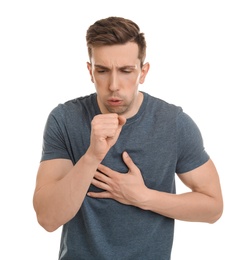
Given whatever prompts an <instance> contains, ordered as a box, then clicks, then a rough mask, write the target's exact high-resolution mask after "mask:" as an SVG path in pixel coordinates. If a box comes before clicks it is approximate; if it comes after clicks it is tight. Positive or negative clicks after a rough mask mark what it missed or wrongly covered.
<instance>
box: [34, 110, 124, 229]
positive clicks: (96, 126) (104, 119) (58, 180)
mask: <svg viewBox="0 0 251 260" xmlns="http://www.w3.org/2000/svg"><path fill="white" fill-rule="evenodd" d="M125 121H126V119H125V118H123V117H120V116H118V115H117V114H105V115H98V116H96V117H94V119H93V121H92V131H91V137H90V140H91V142H90V147H89V148H88V150H87V152H86V153H85V154H84V155H83V156H82V157H81V158H80V159H79V161H78V162H77V163H76V164H75V165H74V166H73V164H72V162H71V161H70V160H66V159H53V160H47V161H43V162H41V163H40V166H39V169H38V173H37V181H36V188H35V191H34V196H33V205H34V209H35V211H36V214H37V219H38V222H39V223H40V225H41V226H43V227H44V228H45V229H46V230H47V231H54V230H56V229H57V228H58V227H60V226H61V225H63V224H65V223H66V222H67V221H69V220H70V219H71V218H73V217H74V216H75V214H76V213H77V212H78V210H79V208H80V207H81V204H82V203H83V200H84V198H85V196H86V192H87V190H88V188H89V186H90V184H91V181H92V179H93V177H94V174H95V172H96V170H97V168H98V165H99V164H100V162H101V161H102V159H103V158H104V156H105V155H106V153H107V152H108V151H109V149H110V148H111V147H112V146H113V145H114V144H115V143H116V141H117V139H118V136H119V134H120V132H121V129H122V126H123V125H124V124H125Z"/></svg>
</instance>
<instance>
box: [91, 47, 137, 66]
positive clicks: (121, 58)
mask: <svg viewBox="0 0 251 260" xmlns="http://www.w3.org/2000/svg"><path fill="white" fill-rule="evenodd" d="M138 54H139V49H138V45H137V44H136V43H132V42H129V43H126V44H119V45H111V46H100V47H94V48H93V49H92V57H91V63H92V64H98V65H102V66H106V67H109V66H119V67H121V66H128V65H130V66H136V65H137V66H138V64H139V63H140V60H139V58H138V56H139V55H138Z"/></svg>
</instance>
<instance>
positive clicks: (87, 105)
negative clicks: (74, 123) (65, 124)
mask: <svg viewBox="0 0 251 260" xmlns="http://www.w3.org/2000/svg"><path fill="white" fill-rule="evenodd" d="M95 100H96V94H95V93H94V94H90V95H87V96H83V97H78V98H74V99H71V100H68V101H66V102H64V103H60V104H58V105H57V106H56V107H55V108H54V109H52V111H51V115H52V116H55V117H67V116H70V117H72V116H77V115H79V114H86V113H92V112H93V113H95V112H94V111H95V110H96V106H95V102H94V101H95Z"/></svg>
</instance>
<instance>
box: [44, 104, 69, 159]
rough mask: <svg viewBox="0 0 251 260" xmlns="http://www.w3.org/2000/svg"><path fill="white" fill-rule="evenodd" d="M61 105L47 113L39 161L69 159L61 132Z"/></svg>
mask: <svg viewBox="0 0 251 260" xmlns="http://www.w3.org/2000/svg"><path fill="white" fill-rule="evenodd" d="M60 108H61V107H60V106H58V107H56V108H54V109H53V110H52V111H51V113H50V114H49V116H48V118H47V121H46V124H45V128H44V133H43V149H42V157H41V161H44V160H50V159H57V158H64V159H70V156H69V154H68V152H67V147H66V144H65V139H64V134H63V123H62V122H63V120H62V116H63V115H62V111H61V109H60Z"/></svg>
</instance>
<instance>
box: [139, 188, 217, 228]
mask: <svg viewBox="0 0 251 260" xmlns="http://www.w3.org/2000/svg"><path fill="white" fill-rule="evenodd" d="M145 198H146V200H145V201H144V203H141V204H140V206H139V205H138V206H139V207H140V208H142V209H145V210H151V211H153V212H156V213H158V214H161V215H163V216H166V217H169V218H173V219H178V220H183V221H191V222H207V223H214V222H215V221H217V220H218V218H219V217H220V216H221V214H222V204H221V201H219V200H217V199H216V198H213V197H210V196H208V195H205V194H202V193H199V192H188V193H183V194H170V193H165V192H160V191H156V190H148V191H147V193H146V196H145Z"/></svg>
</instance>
